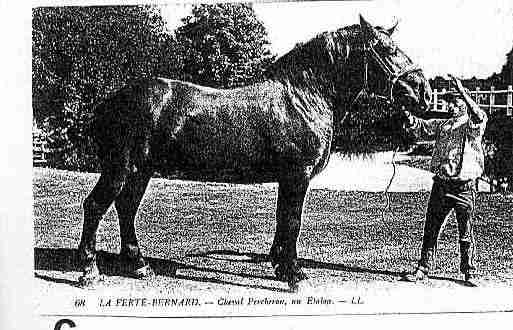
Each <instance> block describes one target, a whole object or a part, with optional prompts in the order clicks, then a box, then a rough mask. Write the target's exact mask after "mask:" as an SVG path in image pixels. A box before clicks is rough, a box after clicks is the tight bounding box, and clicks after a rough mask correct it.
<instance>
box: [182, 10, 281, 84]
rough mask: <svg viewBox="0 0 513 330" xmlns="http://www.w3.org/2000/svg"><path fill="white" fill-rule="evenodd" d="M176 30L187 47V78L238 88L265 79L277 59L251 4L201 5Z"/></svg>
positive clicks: (184, 66)
mask: <svg viewBox="0 0 513 330" xmlns="http://www.w3.org/2000/svg"><path fill="white" fill-rule="evenodd" d="M183 22H184V25H183V26H181V27H179V28H178V29H177V31H176V38H177V41H178V42H179V43H181V45H182V47H183V52H184V53H183V56H182V58H183V59H184V63H183V79H185V80H189V81H192V82H195V83H198V84H202V85H207V86H211V87H223V88H230V87H238V86H243V85H247V84H250V83H254V82H257V81H260V80H262V79H263V72H264V70H265V68H266V67H267V66H268V65H269V64H270V63H271V62H272V61H273V59H274V57H273V56H271V53H270V51H269V49H268V48H267V46H268V45H269V41H268V40H267V32H266V30H265V27H264V25H263V24H262V22H261V21H259V20H258V19H257V17H256V15H255V12H254V10H253V7H252V6H251V4H214V5H197V6H194V7H193V10H192V14H191V15H190V16H187V17H185V18H184V19H183Z"/></svg>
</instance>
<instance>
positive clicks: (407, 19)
mask: <svg viewBox="0 0 513 330" xmlns="http://www.w3.org/2000/svg"><path fill="white" fill-rule="evenodd" d="M190 8H191V5H190V4H183V3H182V4H170V5H164V6H163V7H162V9H163V14H164V17H165V18H166V20H167V21H168V27H169V28H170V29H174V28H175V27H176V26H177V25H179V24H180V18H181V17H183V16H185V15H187V14H189V13H190ZM254 9H255V12H256V14H257V16H258V18H259V19H260V20H261V21H262V22H263V23H264V25H265V27H266V29H267V31H268V36H269V40H270V42H271V50H272V51H273V52H274V53H276V54H278V55H283V54H284V53H286V52H287V51H288V50H290V49H291V48H292V47H293V46H294V45H295V44H296V43H297V42H301V41H306V40H308V39H310V38H312V37H314V36H315V35H316V34H318V33H320V32H323V31H330V30H335V29H337V28H340V27H343V26H346V25H351V24H355V23H358V22H359V18H358V17H359V14H362V15H363V16H364V17H365V19H366V20H368V21H369V22H371V23H372V24H374V25H381V26H385V27H388V26H392V25H393V24H394V22H395V21H396V20H398V21H399V25H398V28H397V30H396V32H395V33H394V36H393V37H394V40H395V41H396V42H397V44H398V45H399V47H400V48H401V49H403V50H404V51H405V52H406V53H407V54H408V55H409V56H410V57H411V58H412V60H413V61H415V62H416V63H417V64H419V65H420V66H421V67H422V68H423V69H424V72H425V74H426V75H427V76H428V77H430V78H431V77H434V76H436V75H446V74H447V73H452V74H455V75H457V76H460V77H462V78H470V77H473V76H476V77H478V78H486V77H488V76H489V75H491V74H492V73H493V72H498V71H500V70H501V68H502V65H503V64H504V63H505V61H506V54H507V53H508V52H509V51H510V50H511V49H512V48H513V1H510V0H487V1H484V0H478V1H470V0H468V1H463V0H445V1H442V0H431V1H421V0H375V1H320V2H282V3H270V2H260V3H255V4H254Z"/></svg>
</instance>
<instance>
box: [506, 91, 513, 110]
mask: <svg viewBox="0 0 513 330" xmlns="http://www.w3.org/2000/svg"><path fill="white" fill-rule="evenodd" d="M506 114H507V115H508V116H511V115H513V86H511V85H509V86H508V94H507V97H506Z"/></svg>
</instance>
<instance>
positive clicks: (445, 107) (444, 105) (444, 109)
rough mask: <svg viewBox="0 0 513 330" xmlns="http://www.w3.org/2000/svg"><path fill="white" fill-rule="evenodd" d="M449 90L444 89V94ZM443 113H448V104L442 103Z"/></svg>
mask: <svg viewBox="0 0 513 330" xmlns="http://www.w3.org/2000/svg"><path fill="white" fill-rule="evenodd" d="M446 92H447V89H445V88H442V94H445V93H446ZM442 111H447V102H444V103H442Z"/></svg>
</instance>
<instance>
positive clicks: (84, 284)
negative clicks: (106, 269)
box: [78, 275, 103, 289]
mask: <svg viewBox="0 0 513 330" xmlns="http://www.w3.org/2000/svg"><path fill="white" fill-rule="evenodd" d="M102 281H103V277H102V276H100V275H82V276H80V277H79V278H78V287H80V288H83V289H94V287H95V286H96V285H97V284H98V283H100V282H102Z"/></svg>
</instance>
